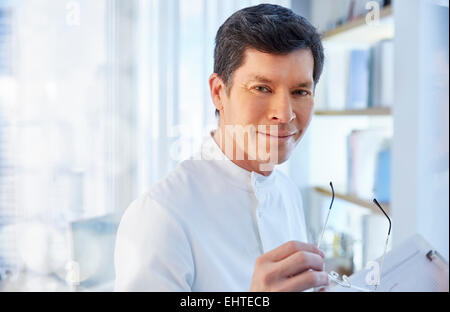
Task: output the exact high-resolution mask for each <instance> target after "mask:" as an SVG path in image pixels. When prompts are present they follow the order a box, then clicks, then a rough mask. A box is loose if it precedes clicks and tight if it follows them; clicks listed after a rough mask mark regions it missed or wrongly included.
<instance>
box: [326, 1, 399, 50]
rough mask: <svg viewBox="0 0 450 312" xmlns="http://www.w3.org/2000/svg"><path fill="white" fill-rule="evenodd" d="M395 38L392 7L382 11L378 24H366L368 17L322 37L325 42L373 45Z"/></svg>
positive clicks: (358, 19) (351, 22)
mask: <svg viewBox="0 0 450 312" xmlns="http://www.w3.org/2000/svg"><path fill="white" fill-rule="evenodd" d="M393 37H394V18H393V13H392V6H391V5H389V6H387V7H384V8H382V9H381V10H380V21H379V23H378V24H374V25H368V24H366V15H363V16H361V17H357V18H356V19H354V20H352V21H350V22H348V23H346V24H343V25H340V26H338V27H336V28H334V29H332V30H330V31H327V32H325V33H324V34H323V35H322V40H323V41H324V42H339V43H346V42H347V43H362V44H372V43H374V42H377V41H380V40H383V39H392V38H393Z"/></svg>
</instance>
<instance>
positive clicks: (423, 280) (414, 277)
mask: <svg viewBox="0 0 450 312" xmlns="http://www.w3.org/2000/svg"><path fill="white" fill-rule="evenodd" d="M378 262H379V259H378ZM368 274H370V270H369V269H365V270H362V271H360V272H357V273H355V274H353V275H352V276H350V277H349V281H350V284H351V285H355V286H357V287H361V288H366V289H369V290H371V291H376V292H436V291H439V292H441V291H449V272H448V262H447V261H446V260H445V259H444V258H443V257H442V256H441V255H440V254H439V253H438V252H437V251H435V250H434V249H433V248H432V247H431V246H430V245H429V244H428V243H427V242H426V241H425V239H424V238H423V237H422V236H420V235H418V234H416V235H414V236H413V237H411V238H409V239H408V240H406V241H405V242H404V243H403V244H401V245H400V246H398V247H397V248H395V249H393V250H391V251H390V252H388V253H387V254H386V256H385V259H384V264H383V270H382V272H381V278H380V284H379V286H378V287H377V288H376V289H375V288H374V286H370V285H367V282H366V279H367V276H368ZM329 291H334V292H349V291H351V292H354V291H358V290H357V289H354V288H349V287H343V286H340V285H337V286H334V287H331V288H330V289H329Z"/></svg>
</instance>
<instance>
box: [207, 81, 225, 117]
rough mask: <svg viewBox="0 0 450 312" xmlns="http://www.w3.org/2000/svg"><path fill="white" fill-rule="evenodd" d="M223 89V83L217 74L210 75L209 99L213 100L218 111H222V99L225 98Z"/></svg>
mask: <svg viewBox="0 0 450 312" xmlns="http://www.w3.org/2000/svg"><path fill="white" fill-rule="evenodd" d="M225 88H226V87H225V83H224V82H223V80H222V78H221V77H220V76H219V75H218V74H217V73H213V74H211V76H209V90H210V92H211V98H212V100H213V103H214V106H215V107H216V109H218V110H219V111H222V110H223V97H224V96H225Z"/></svg>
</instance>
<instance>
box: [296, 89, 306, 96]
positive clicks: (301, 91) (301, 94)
mask: <svg viewBox="0 0 450 312" xmlns="http://www.w3.org/2000/svg"><path fill="white" fill-rule="evenodd" d="M294 94H295V95H300V96H307V95H310V92H309V91H307V90H295V91H294Z"/></svg>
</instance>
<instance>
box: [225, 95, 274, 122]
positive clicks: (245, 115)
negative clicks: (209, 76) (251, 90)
mask: <svg viewBox="0 0 450 312" xmlns="http://www.w3.org/2000/svg"><path fill="white" fill-rule="evenodd" d="M229 107H230V114H229V116H230V118H231V119H232V120H234V121H236V123H238V124H255V122H257V121H259V120H261V119H262V117H263V116H264V114H265V110H266V107H267V105H266V103H265V102H264V100H261V99H255V97H252V96H242V97H236V98H235V99H233V101H232V102H230V105H229Z"/></svg>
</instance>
